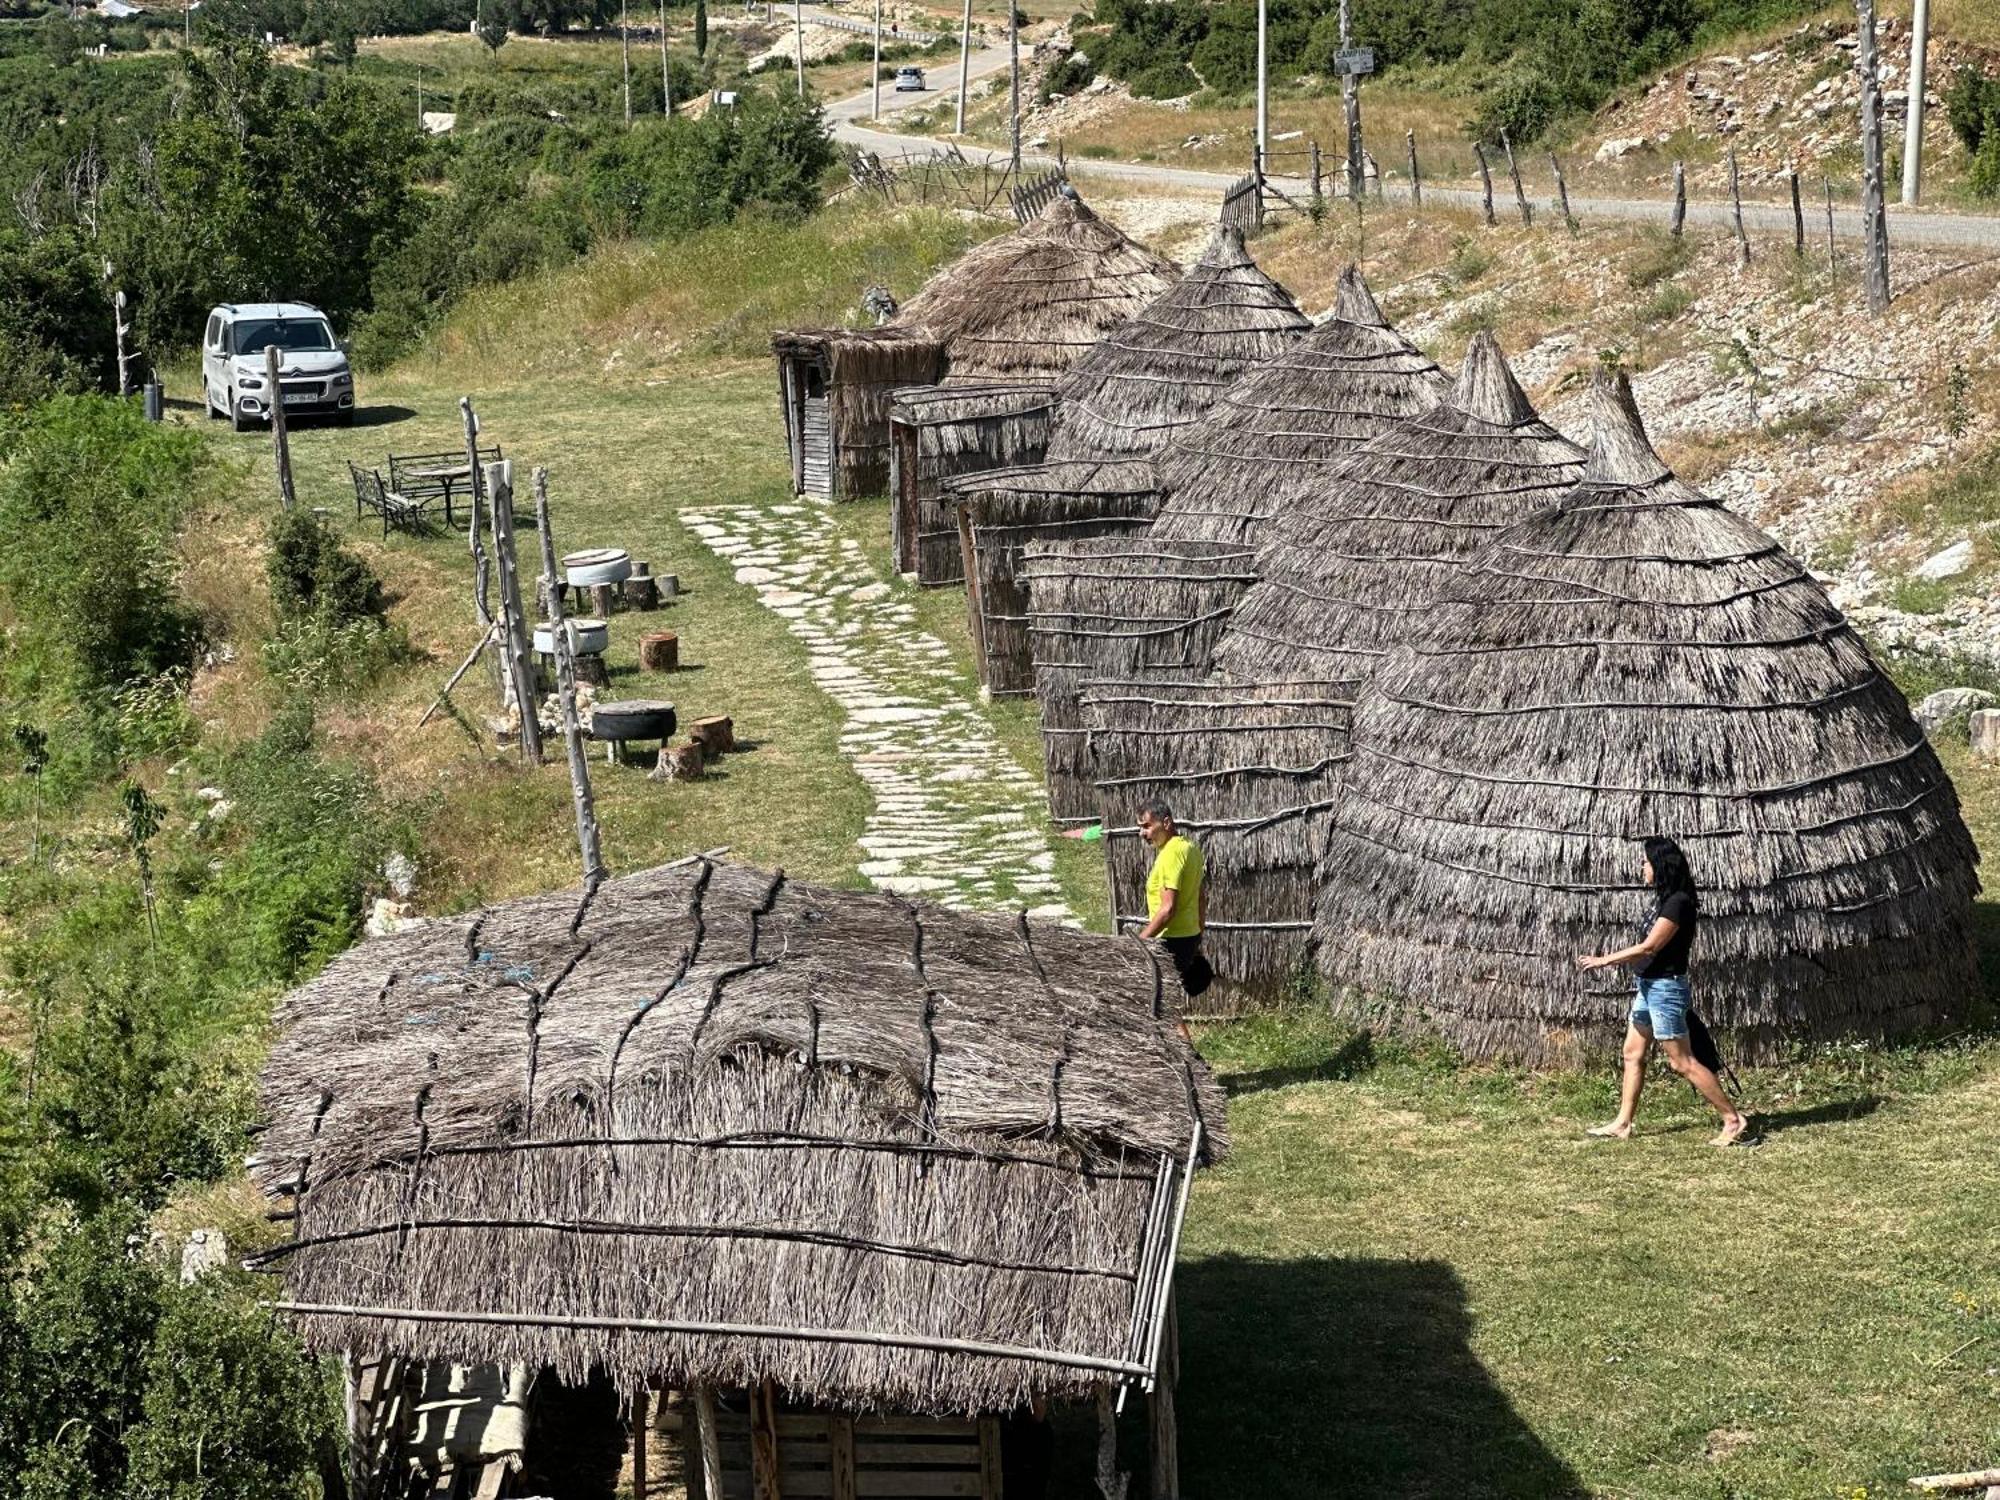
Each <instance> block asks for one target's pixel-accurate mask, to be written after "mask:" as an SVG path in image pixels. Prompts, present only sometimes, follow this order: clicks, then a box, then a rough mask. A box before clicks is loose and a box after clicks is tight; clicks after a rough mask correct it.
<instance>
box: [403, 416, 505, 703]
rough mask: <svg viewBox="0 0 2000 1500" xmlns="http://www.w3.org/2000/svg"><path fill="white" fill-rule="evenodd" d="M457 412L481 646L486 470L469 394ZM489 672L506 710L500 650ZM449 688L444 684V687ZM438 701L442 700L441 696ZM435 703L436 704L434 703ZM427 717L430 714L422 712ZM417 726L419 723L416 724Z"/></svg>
mask: <svg viewBox="0 0 2000 1500" xmlns="http://www.w3.org/2000/svg"><path fill="white" fill-rule="evenodd" d="M458 414H459V417H460V419H461V421H462V422H463V423H464V426H465V466H466V467H467V468H468V469H470V470H472V520H471V521H470V522H469V523H468V524H467V526H466V528H465V539H466V547H467V550H468V551H470V552H471V554H472V614H473V618H475V619H476V620H478V621H479V625H480V629H481V630H483V631H484V632H485V634H484V635H482V636H481V637H480V648H481V649H482V650H483V649H484V648H485V643H486V642H488V641H490V640H492V639H493V636H494V630H493V605H492V596H491V593H490V590H491V587H492V582H493V576H492V575H493V566H492V564H491V562H489V561H488V559H487V556H486V483H485V480H486V471H485V470H484V469H482V468H481V467H480V465H479V413H477V412H476V411H474V410H473V409H472V398H471V397H470V396H460V397H459V398H458ZM490 665H491V667H492V671H491V672H490V673H489V674H488V675H489V676H490V677H491V678H492V681H493V696H494V699H495V701H497V702H498V703H499V705H500V711H501V712H502V713H505V712H506V711H507V688H506V682H505V674H506V668H505V667H504V666H503V665H502V664H501V660H500V653H498V652H495V653H494V655H493V657H492V660H491V663H490ZM450 690H451V688H450V684H446V687H445V691H446V692H449V691H450ZM438 701H439V702H443V701H444V700H443V699H442V697H440V698H439V700H438ZM433 707H435V705H433ZM424 717H425V718H429V717H430V715H429V714H425V715H424ZM417 727H418V728H419V729H421V728H422V727H423V725H422V724H419V725H418V726H417Z"/></svg>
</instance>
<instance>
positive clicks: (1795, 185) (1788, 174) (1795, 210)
mask: <svg viewBox="0 0 2000 1500" xmlns="http://www.w3.org/2000/svg"><path fill="white" fill-rule="evenodd" d="M1785 182H1786V185H1787V186H1789V187H1790V188H1791V190H1792V254H1794V255H1796V256H1797V257H1798V258H1799V259H1800V260H1804V259H1805V258H1806V208H1805V202H1804V200H1803V199H1801V198H1800V197H1799V169H1798V168H1797V167H1795V166H1793V165H1791V164H1790V163H1789V162H1788V163H1786V165H1785Z"/></svg>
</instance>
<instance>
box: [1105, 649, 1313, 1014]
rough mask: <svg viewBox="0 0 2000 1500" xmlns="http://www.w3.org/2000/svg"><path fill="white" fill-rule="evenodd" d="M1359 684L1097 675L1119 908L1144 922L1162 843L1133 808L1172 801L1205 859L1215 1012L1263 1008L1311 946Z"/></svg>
mask: <svg viewBox="0 0 2000 1500" xmlns="http://www.w3.org/2000/svg"><path fill="white" fill-rule="evenodd" d="M1352 698H1353V686H1352V684H1349V683H1327V682H1269V683H1256V684H1251V685H1244V684H1236V683H1222V682H1217V681H1214V680H1213V679H1211V680H1209V681H1206V682H1173V681H1168V680H1163V679H1161V678H1158V677H1148V678H1144V679H1141V680H1139V681H1136V682H1090V683H1087V684H1086V685H1085V686H1084V689H1083V716H1084V719H1085V722H1086V723H1087V725H1088V726H1089V739H1088V751H1089V756H1090V761H1091V764H1092V765H1093V766H1094V767H1095V771H1096V793H1097V801H1098V809H1097V810H1098V815H1099V816H1100V817H1101V818H1102V819H1103V823H1104V831H1105V842H1104V849H1105V860H1106V865H1107V869H1108V871H1109V874H1110V879H1111V901H1112V911H1113V913H1114V915H1115V917H1116V919H1117V922H1118V925H1119V928H1120V930H1121V931H1131V930H1133V929H1135V928H1137V927H1139V926H1142V925H1143V924H1144V923H1145V921H1146V916H1147V913H1146V870H1147V868H1148V866H1149V865H1150V864H1151V861H1152V851H1151V849H1150V848H1148V847H1147V845H1146V842H1145V840H1144V839H1142V838H1141V837H1140V836H1139V830H1138V828H1137V826H1136V824H1135V822H1134V816H1135V809H1136V808H1137V807H1138V805H1139V803H1140V802H1142V801H1144V800H1145V799H1146V798H1148V797H1161V798H1164V799H1165V800H1166V801H1167V803H1168V804H1169V805H1170V806H1171V807H1172V808H1173V809H1174V814H1175V817H1176V819H1177V821H1178V822H1179V825H1180V827H1181V829H1182V831H1183V832H1185V833H1187V834H1188V835H1189V836H1190V837H1192V838H1193V839H1194V840H1195V841H1196V842H1197V843H1199V844H1200V845H1201V848H1202V853H1203V856H1204V858H1205V860H1206V862H1207V867H1208V880H1207V891H1208V915H1209V927H1208V936H1207V940H1206V942H1205V944H1204V947H1205V948H1206V950H1207V952H1208V955H1209V959H1210V961H1211V962H1212V963H1213V964H1214V965H1215V970H1216V975H1217V982H1216V988H1215V989H1214V990H1212V991H1211V992H1210V993H1209V994H1208V995H1206V996H1204V997H1203V998H1202V1000H1201V1002H1200V1003H1201V1006H1202V1008H1203V1009H1204V1010H1207V1011H1213V1012H1216V1013H1232V1012H1237V1011H1243V1010H1248V1009H1252V1008H1255V1007H1256V1006H1257V1005H1258V1004H1260V1003H1265V1002H1268V1001H1269V1000H1271V999H1272V998H1275V997H1276V996H1277V995H1278V994H1279V993H1281V992H1282V991H1283V990H1284V989H1285V988H1286V986H1287V982H1288V981H1289V980H1290V978H1291V977H1292V974H1293V971H1294V970H1295V969H1296V968H1297V967H1298V964H1299V961H1300V959H1301V957H1302V956H1303V954H1304V952H1305V949H1306V940H1307V937H1308V935H1309V932H1310V929H1311V927H1312V921H1313V910H1314V905H1315V902H1316V899H1317V896H1318V890H1319V880H1318V876H1317V872H1316V860H1317V857H1318V856H1319V854H1320V853H1321V852H1322V850H1323V849H1324V847H1325V833H1326V829H1327V827H1328V826H1329V825H1330V822H1331V817H1332V810H1333V804H1334V799H1335V796H1336V794H1337V792H1336V788H1337V785H1338V782H1339V777H1340V772H1341V768H1342V763H1343V762H1344V761H1345V759H1346V755H1347V733H1348V723H1349V714H1350V705H1351V703H1352Z"/></svg>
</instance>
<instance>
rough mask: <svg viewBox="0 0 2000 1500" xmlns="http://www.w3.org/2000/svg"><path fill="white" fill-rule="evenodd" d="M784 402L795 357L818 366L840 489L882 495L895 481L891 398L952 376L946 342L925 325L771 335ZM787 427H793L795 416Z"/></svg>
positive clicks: (839, 491) (796, 361) (847, 492)
mask: <svg viewBox="0 0 2000 1500" xmlns="http://www.w3.org/2000/svg"><path fill="white" fill-rule="evenodd" d="M771 350H772V352H773V353H774V354H775V355H776V356H777V358H778V364H779V369H780V378H779V383H778V396H779V400H780V402H783V401H785V400H786V399H787V397H786V392H785V383H784V378H783V369H784V366H785V365H786V363H787V362H791V363H794V364H796V365H798V366H801V367H807V368H813V369H817V370H818V371H819V372H820V375H821V377H822V379H823V380H824V381H825V384H826V402H827V418H828V423H829V425H830V427H831V429H832V434H833V460H834V468H835V474H834V493H835V494H836V495H842V496H847V497H854V496H859V495H879V494H881V493H882V492H883V491H884V489H886V488H887V486H888V483H889V403H890V401H891V400H892V399H894V397H895V394H896V392H898V391H899V390H902V389H903V388H904V387H906V386H912V385H930V384H932V383H934V382H935V381H936V380H937V379H938V377H939V376H940V375H942V374H943V373H944V350H943V347H942V346H941V345H940V344H939V343H938V342H937V340H935V339H934V338H931V337H930V336H929V335H928V334H926V333H924V332H923V331H922V330H921V329H911V328H895V327H890V328H808V329H795V330H790V331H782V332H779V333H774V334H773V335H771ZM786 431H787V432H788V433H789V432H790V431H791V424H790V421H789V419H788V420H787V423H786Z"/></svg>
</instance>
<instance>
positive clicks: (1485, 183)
mask: <svg viewBox="0 0 2000 1500" xmlns="http://www.w3.org/2000/svg"><path fill="white" fill-rule="evenodd" d="M1472 154H1473V155H1474V156H1475V157H1477V158H1478V159H1479V186H1480V191H1481V199H1482V207H1483V208H1484V209H1485V211H1486V227H1487V228H1488V229H1491V228H1492V227H1493V226H1494V225H1495V224H1496V223H1498V222H1499V221H1498V220H1497V219H1495V218H1494V217H1493V167H1492V165H1491V163H1489V162H1488V161H1487V160H1486V147H1485V145H1484V144H1483V143H1482V142H1480V141H1474V142H1473V143H1472Z"/></svg>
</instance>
